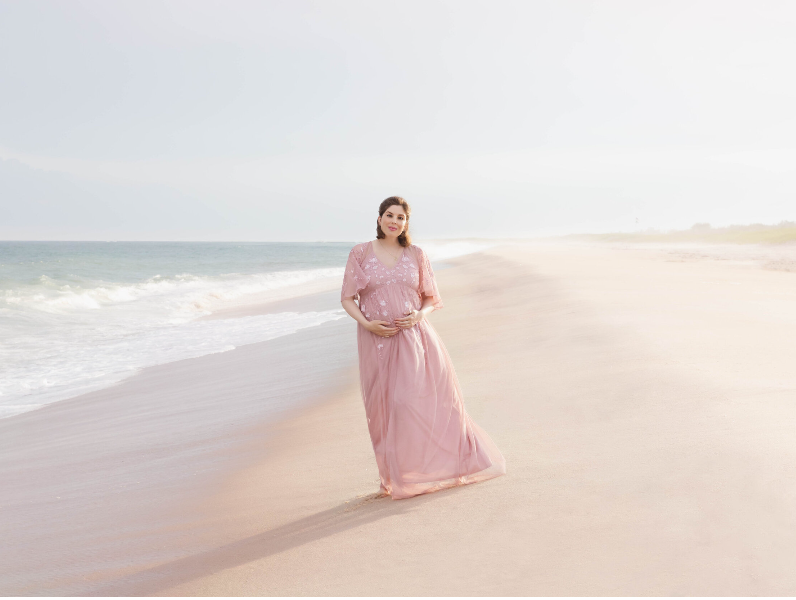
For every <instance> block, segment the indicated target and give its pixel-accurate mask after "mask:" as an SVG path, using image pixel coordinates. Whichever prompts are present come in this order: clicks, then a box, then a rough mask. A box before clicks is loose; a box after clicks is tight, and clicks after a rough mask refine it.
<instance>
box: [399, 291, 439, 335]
mask: <svg viewBox="0 0 796 600" xmlns="http://www.w3.org/2000/svg"><path fill="white" fill-rule="evenodd" d="M433 312H434V298H433V297H429V296H424V297H423V305H422V306H421V307H420V310H408V311H406V316H405V317H401V318H400V319H395V324H396V325H398V327H402V328H404V329H409V328H410V327H413V326H414V325H416V324H417V323H419V322H420V321H422V320H423V319H425V318H426V317H427V316H428V315H430V314H431V313H433Z"/></svg>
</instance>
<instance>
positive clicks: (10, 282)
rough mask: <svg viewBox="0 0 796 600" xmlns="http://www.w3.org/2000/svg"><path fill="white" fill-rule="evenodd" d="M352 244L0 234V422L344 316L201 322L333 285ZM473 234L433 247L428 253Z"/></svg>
mask: <svg viewBox="0 0 796 600" xmlns="http://www.w3.org/2000/svg"><path fill="white" fill-rule="evenodd" d="M352 246H353V242H352V243H256V242H251V243H237V242H229V243H218V242H0V418H6V417H11V416H14V415H17V414H20V413H23V412H27V411H30V410H34V409H36V408H39V407H41V406H44V405H46V404H49V403H52V402H56V401H58V400H64V399H67V398H72V397H74V396H77V395H79V394H82V393H85V392H88V391H92V390H96V389H100V388H103V387H106V386H108V385H111V384H113V383H116V382H118V381H121V380H122V379H124V378H125V377H128V376H130V375H132V374H133V373H135V372H137V371H139V370H140V369H142V368H145V367H148V366H152V365H157V364H163V363H167V362H172V361H176V360H182V359H186V358H194V357H198V356H204V355H207V354H213V353H217V352H225V351H228V350H232V349H234V348H235V347H237V346H241V345H244V344H251V343H255V342H263V341H267V340H270V339H274V338H277V337H281V336H284V335H290V334H292V333H295V332H297V331H299V330H302V329H304V328H307V327H313V326H317V325H320V324H322V323H325V322H327V321H331V320H336V319H341V318H343V317H346V316H347V315H345V312H344V311H343V310H342V309H336V310H328V311H320V312H279V313H274V314H266V315H257V316H245V317H238V318H219V319H203V318H202V317H206V316H209V315H212V314H213V313H214V312H217V311H219V310H221V309H224V308H228V307H230V306H233V305H240V304H241V303H246V301H247V299H252V301H254V299H256V301H257V302H262V301H264V300H265V301H267V300H269V299H284V298H290V297H292V296H297V295H300V294H302V293H307V285H308V284H318V283H322V282H326V283H327V285H328V286H329V287H333V286H334V285H339V283H340V282H341V281H342V275H343V268H344V265H345V262H346V259H347V257H348V252H349V250H350V249H351V247H352ZM485 246H486V244H484V243H478V242H448V243H433V244H428V245H424V246H423V247H424V248H425V249H426V251H427V252H428V253H429V256H430V257H431V258H432V260H437V261H439V260H444V259H446V258H451V257H454V256H459V255H462V254H467V253H470V252H473V251H477V250H479V249H481V248H483V247H485Z"/></svg>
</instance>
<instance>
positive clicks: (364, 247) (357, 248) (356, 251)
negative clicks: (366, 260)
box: [351, 242, 370, 258]
mask: <svg viewBox="0 0 796 600" xmlns="http://www.w3.org/2000/svg"><path fill="white" fill-rule="evenodd" d="M368 246H370V242H362V243H360V244H356V245H354V247H353V248H351V254H353V255H354V256H356V257H358V258H362V257H363V256H364V255H365V253H366V252H367V251H368Z"/></svg>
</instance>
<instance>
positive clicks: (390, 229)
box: [379, 204, 406, 238]
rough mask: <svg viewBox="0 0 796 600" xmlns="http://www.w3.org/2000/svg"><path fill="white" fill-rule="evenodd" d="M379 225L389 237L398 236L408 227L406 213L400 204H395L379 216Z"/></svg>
mask: <svg viewBox="0 0 796 600" xmlns="http://www.w3.org/2000/svg"><path fill="white" fill-rule="evenodd" d="M379 226H380V227H381V230H382V231H383V232H384V235H386V236H387V237H388V238H397V237H398V236H399V235H401V233H403V230H404V229H406V213H405V212H404V207H403V206H401V205H400V204H394V205H392V206H390V207H389V208H388V209H387V210H385V211H384V214H383V215H382V216H380V217H379Z"/></svg>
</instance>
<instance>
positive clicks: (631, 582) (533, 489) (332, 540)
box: [0, 243, 796, 596]
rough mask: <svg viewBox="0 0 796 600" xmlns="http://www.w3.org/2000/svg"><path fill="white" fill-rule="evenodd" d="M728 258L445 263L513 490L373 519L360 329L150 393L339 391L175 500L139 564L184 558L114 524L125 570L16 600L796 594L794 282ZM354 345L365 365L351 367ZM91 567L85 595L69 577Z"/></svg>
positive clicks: (461, 339) (461, 361)
mask: <svg viewBox="0 0 796 600" xmlns="http://www.w3.org/2000/svg"><path fill="white" fill-rule="evenodd" d="M736 259H737V257H734V256H730V255H714V254H709V253H708V254H705V255H700V254H699V253H697V254H696V255H693V256H688V257H683V256H676V255H674V254H672V253H670V252H668V251H664V250H647V249H644V250H640V249H633V248H629V249H628V248H602V247H599V246H593V247H583V246H570V245H566V244H549V243H530V244H517V245H512V246H508V245H507V246H503V247H495V248H491V249H488V250H486V251H484V252H481V253H478V254H472V255H469V256H465V257H461V258H457V259H453V260H448V261H446V263H448V264H450V265H451V266H450V267H449V268H446V269H442V270H440V272H439V273H438V274H437V279H438V282H439V284H440V289H441V292H442V295H443V298H444V301H445V304H446V307H445V309H443V310H442V311H440V312H439V313H436V312H435V313H433V314H432V315H431V318H430V320H431V322H432V324H433V326H434V327H435V328H436V329H437V331H438V332H439V333H440V335H441V337H442V339H443V341H444V343H445V345H446V347H447V349H448V352H449V354H450V355H451V358H452V360H453V363H454V365H455V367H456V370H457V375H458V377H459V380H460V383H461V385H462V389H463V391H464V394H465V406H466V408H467V411H468V413H469V414H470V415H471V416H472V417H473V419H474V420H475V421H476V422H477V423H478V424H479V425H480V426H481V427H483V428H484V429H485V430H486V431H487V432H488V433H489V435H490V437H492V439H493V440H494V441H495V443H496V444H497V446H498V447H499V448H500V449H501V451H502V452H503V454H504V455H505V457H506V460H507V465H508V473H507V475H506V476H504V477H500V478H497V479H495V480H491V481H487V482H483V483H478V484H473V485H468V486H463V487H457V488H453V489H449V490H444V491H440V492H436V493H433V494H428V495H424V496H418V497H416V498H410V499H406V500H392V499H390V498H384V499H374V494H375V492H376V490H377V489H378V483H377V474H376V473H377V472H376V465H375V461H374V460H373V455H372V448H371V447H370V440H369V438H368V434H367V428H366V425H365V421H364V419H365V417H364V408H363V407H362V402H361V397H360V395H359V389H358V382H357V379H356V362H355V361H356V349H355V347H354V346H355V344H354V343H353V342H354V338H355V334H354V331H353V325H352V324H349V323H347V322H333V323H328V324H325V325H322V326H320V327H318V328H316V330H317V331H318V332H319V331H320V330H325V331H326V332H327V333H328V337H327V342H329V343H326V344H324V341H323V340H322V339H319V338H318V336H312V335H310V334H309V333H308V332H306V331H304V332H299V333H297V334H294V335H292V336H287V337H285V338H279V339H277V340H273V341H271V342H265V343H264V344H262V345H257V344H255V345H252V346H249V347H243V348H240V349H236V350H235V351H232V352H228V353H224V354H220V355H213V359H212V360H210V359H207V357H204V359H207V360H204V359H191V360H192V361H197V366H198V368H195V369H193V370H191V371H190V372H189V373H187V374H186V373H183V374H182V375H181V376H179V377H175V373H174V366H173V365H172V367H169V368H168V369H166V368H162V369H161V371H162V372H161V376H162V378H161V379H157V378H154V377H153V378H152V380H151V381H150V388H149V392H148V393H153V392H157V393H161V394H163V393H165V392H164V389H163V387H164V386H168V385H172V386H176V387H178V388H179V386H180V384H183V385H188V384H190V385H193V386H194V389H196V390H199V391H201V392H202V393H204V392H206V391H207V390H204V387H205V386H206V385H207V384H206V382H207V380H209V379H218V378H222V379H223V380H222V381H218V382H217V383H218V385H219V386H220V387H219V389H224V388H225V387H227V388H228V389H232V390H233V392H234V393H236V394H237V393H238V391H242V390H244V389H248V390H250V391H251V389H253V388H256V382H257V377H258V373H259V372H260V371H262V369H261V368H258V365H262V364H263V354H262V352H263V351H264V350H265V346H268V345H271V346H270V348H271V350H270V351H271V353H272V356H274V357H280V358H285V359H286V362H285V364H294V365H296V364H297V365H298V367H297V368H295V366H294V368H295V371H294V372H293V373H292V374H291V373H286V374H285V375H286V376H287V377H288V378H291V377H292V379H293V380H294V381H303V380H304V379H306V378H307V377H308V376H310V375H311V374H312V373H313V371H312V369H307V368H306V367H305V368H302V366H303V365H305V364H306V363H305V362H304V361H306V360H315V359H318V360H319V362H318V363H317V364H318V365H326V367H327V368H328V369H329V370H328V372H329V373H332V372H334V373H335V374H336V375H335V378H334V379H333V380H332V379H330V378H329V377H327V378H326V379H325V380H323V381H321V379H323V378H319V379H318V385H317V386H316V387H315V388H313V389H314V394H310V395H309V396H308V398H309V400H310V401H308V402H307V403H305V404H304V405H303V407H301V408H297V409H296V410H295V411H291V412H289V413H288V412H285V413H283V414H282V416H283V417H284V418H280V419H278V420H274V421H272V422H269V423H264V422H262V421H257V420H255V419H249V420H247V421H246V423H245V426H241V427H240V428H236V429H235V434H236V435H235V436H233V439H232V440H228V441H230V442H231V443H230V444H228V445H226V446H224V447H223V448H220V449H219V451H218V452H217V453H216V454H215V456H216V458H217V460H218V462H217V463H216V466H218V468H217V469H215V470H212V472H211V471H210V470H208V471H206V473H205V475H207V476H206V477H204V478H203V479H202V481H201V485H197V487H196V488H195V489H192V490H191V493H188V494H187V496H188V497H187V498H186V497H185V496H180V495H179V494H181V493H183V492H185V490H184V489H180V488H179V487H178V488H175V489H170V490H169V489H167V490H166V491H167V493H166V497H170V498H171V500H173V501H179V502H181V504H180V505H179V506H177V507H175V510H177V511H181V516H182V517H183V520H182V521H178V520H175V519H174V515H171V516H169V515H163V514H160V515H158V513H157V512H156V513H155V517H157V518H155V519H154V521H153V523H154V527H155V528H157V527H161V528H162V527H164V526H166V527H167V530H165V531H164V530H162V529H161V530H159V531H157V532H154V533H157V534H158V535H160V536H161V537H157V536H155V537H150V538H149V539H150V541H149V542H148V543H149V545H150V546H154V545H156V543H162V542H163V540H171V541H170V542H169V543H171V544H172V546H171V547H170V548H171V549H170V552H168V553H165V554H157V553H153V552H151V551H150V553H149V554H147V553H146V552H141V551H140V549H139V550H136V548H137V547H138V546H136V543H138V541H139V540H138V538H137V537H136V535H142V531H143V530H139V531H138V532H136V531H135V530H134V528H133V529H131V521H129V520H125V518H122V519H121V520H119V519H117V521H119V522H120V523H121V524H122V525H124V527H123V528H121V527H117V528H114V527H107V526H106V527H105V528H104V531H105V532H106V535H107V536H108V537H109V538H111V539H110V541H109V542H108V543H110V544H111V545H113V544H114V543H115V544H128V546H129V547H128V548H126V550H125V549H124V548H120V549H119V554H118V556H119V559H118V560H119V563H118V564H115V565H114V564H111V565H106V566H105V567H102V568H100V566H98V565H97V563H92V558H91V555H90V554H86V553H85V549H84V552H83V553H82V554H81V553H80V552H77V553H73V554H72V555H68V554H67V559H68V560H67V562H69V560H71V561H72V562H71V567H70V568H71V569H72V572H71V574H70V575H69V577H71V579H60V580H58V581H56V580H55V579H53V577H54V575H53V571H54V570H55V567H56V566H57V565H58V564H61V566H60V567H59V568H61V569H67V567H68V566H69V565H64V564H62V563H57V562H53V560H54V558H57V556H50V558H49V562H48V559H47V557H46V556H45V557H43V558H42V559H41V560H40V562H39V563H38V564H39V566H38V567H36V568H39V569H40V576H43V575H47V577H49V578H50V579H49V582H50V583H48V584H46V585H45V584H44V582H43V580H39V581H40V583H39V584H38V587H36V584H35V583H33V580H31V583H30V585H31V586H33V587H30V586H29V587H25V588H22V587H15V588H13V589H12V588H11V587H10V585H9V583H8V581H9V580H8V579H7V575H4V576H0V582H3V586H2V587H3V590H4V591H6V590H8V591H6V593H8V592H10V591H19V590H24V591H20V592H19V593H34V594H42V593H47V592H48V591H49V592H50V593H52V592H51V590H54V589H60V590H69V591H71V593H78V594H81V593H82V594H90V595H140V594H144V595H166V596H182V595H451V594H452V595H792V594H793V593H794V592H795V591H796V577H794V575H793V573H792V568H791V565H790V559H789V557H790V556H791V555H792V554H793V553H794V552H796V536H794V535H793V534H792V532H793V531H796V509H794V507H793V504H792V502H790V498H792V497H793V496H794V494H796V484H794V483H793V481H792V478H791V477H789V476H788V473H790V471H791V470H792V465H793V464H796V452H795V451H794V450H793V448H792V441H791V438H792V431H793V428H794V426H796V406H794V404H793V390H794V389H796V375H793V374H792V373H791V371H792V369H790V362H791V360H790V357H792V356H793V355H794V353H796V318H794V317H792V311H791V310H790V307H791V306H792V299H793V298H794V297H796V278H794V276H793V274H792V273H788V272H784V271H782V270H776V271H775V270H770V269H766V268H764V266H763V265H762V264H761V263H759V262H755V261H747V260H740V261H739V260H736ZM738 284H739V285H738ZM345 325H352V327H351V329H350V331H346V330H345ZM299 336H304V338H303V339H299ZM280 340H282V341H281V342H280ZM285 340H293V341H295V342H296V344H293V345H291V344H288V343H287V342H286V341H285ZM340 343H351V346H350V347H349V349H348V350H346V351H345V352H348V354H347V356H346V357H344V356H342V355H343V354H345V352H344V351H343V350H344V349H343V348H341V347H340V346H339V344H340ZM313 344H315V345H314V346H313ZM255 346H260V347H259V348H255ZM313 347H314V348H317V349H319V351H321V352H322V349H323V348H327V349H328V348H330V347H331V348H333V349H334V350H335V351H334V352H332V353H330V354H328V355H320V356H319V355H318V353H313V352H312V351H311V348H313ZM246 348H248V350H246ZM290 348H292V352H293V353H294V354H292V355H291V356H292V363H291V360H287V359H288V358H290V357H288V354H289V352H287V351H288V350H290ZM238 350H241V352H239V353H238ZM235 353H238V354H237V356H236V355H235ZM244 355H246V357H248V358H247V359H245V360H244V358H245V357H244ZM225 357H226V358H225ZM232 357H235V358H236V360H230V359H231V358H232ZM238 359H240V360H238ZM332 359H334V360H337V361H338V365H337V369H336V370H335V369H334V368H332V366H331V365H329V363H330V362H333V360H332ZM202 361H204V362H203V363H202V364H198V363H201V362H202ZM185 362H190V361H185ZM183 366H185V365H183ZM153 375H154V374H153ZM188 375H192V376H194V377H199V378H200V379H201V378H202V377H204V378H205V379H204V381H201V380H199V381H191V377H189V376H188ZM229 386H233V387H232V388H229ZM273 391H274V392H275V393H278V390H273ZM67 402H68V401H67ZM244 405H245V403H244ZM35 412H37V411H34V413H35ZM29 414H33V413H29ZM244 420H245V419H244ZM200 422H205V423H206V422H207V419H198V420H197V423H200ZM0 427H2V421H0ZM72 435H74V434H72ZM2 439H3V438H2V437H0V440H2ZM105 448H106V446H105V445H104V443H102V444H100V445H99V446H98V450H102V449H105ZM174 451H175V449H174V448H173V447H172V449H171V452H174ZM87 460H89V462H87V463H85V464H86V465H88V466H90V467H92V468H96V466H97V464H98V461H97V459H96V457H94V458H90V457H88V458H87ZM91 460H93V461H94V462H91ZM161 466H162V464H161ZM145 497H146V495H145V496H144V498H145ZM140 499H141V498H139V500H140ZM179 502H178V503H179ZM0 504H3V503H0ZM2 510H3V511H4V512H0V515H6V516H7V515H8V513H6V512H5V509H2ZM50 510H51V511H52V510H53V509H52V507H51V508H50ZM102 510H105V511H107V508H106V509H100V508H99V507H98V508H97V511H98V512H100V513H102ZM51 514H58V513H51ZM62 514H63V513H61V515H62ZM117 516H118V513H117ZM169 519H171V520H169ZM150 521H152V518H151V517H150ZM102 525H103V524H102V523H101V522H99V521H97V522H95V523H93V526H95V527H98V528H99V529H102ZM85 528H86V524H85V523H83V524H79V523H76V524H75V527H74V531H75V532H78V533H79V532H81V531H84V530H85ZM169 528H170V529H169ZM26 533H27V534H28V535H29V534H30V531H28V532H26ZM144 533H146V532H144ZM154 533H153V531H152V530H150V532H149V534H148V535H150V536H153V535H154ZM62 535H65V534H63V532H62ZM56 538H57V536H56ZM74 539H75V538H74V537H73V538H72V540H71V541H73V542H74ZM41 543H42V541H41V539H39V541H36V540H34V541H32V542H30V544H29V545H28V546H26V547H22V549H21V551H20V552H18V554H20V555H21V558H17V560H18V562H17V565H18V568H22V569H23V570H24V569H25V568H26V567H27V568H28V569H29V572H31V571H32V570H33V567H34V566H35V565H36V564H37V563H35V562H33V561H32V559H31V557H32V556H34V555H35V552H34V549H36V548H37V546H36V544H41ZM86 544H87V547H90V546H91V540H86ZM144 546H146V544H144ZM137 552H138V553H137ZM26 557H27V558H26ZM141 557H144V558H145V560H141ZM26 560H27V561H28V562H27V563H26V562H25V561H26ZM62 560H63V559H62ZM0 563H2V561H0ZM92 566H93V568H94V571H93V575H91V574H89V576H90V577H93V581H92V582H90V583H89V582H87V581H85V580H83V579H82V578H81V576H78V574H77V572H76V571H75V569H77V568H78V567H81V568H84V569H88V570H89V571H90V570H91V568H92ZM103 569H104V570H103ZM56 575H57V573H56ZM62 575H63V576H64V577H65V575H64V574H63V573H61V575H59V576H62ZM48 586H49V587H48ZM59 586H60V587H59ZM69 586H71V587H69Z"/></svg>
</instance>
